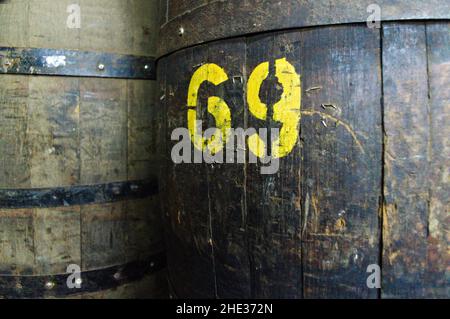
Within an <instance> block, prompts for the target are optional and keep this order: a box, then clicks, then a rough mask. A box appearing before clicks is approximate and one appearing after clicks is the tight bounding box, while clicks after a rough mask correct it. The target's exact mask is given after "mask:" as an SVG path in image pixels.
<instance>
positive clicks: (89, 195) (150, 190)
mask: <svg viewBox="0 0 450 319" xmlns="http://www.w3.org/2000/svg"><path fill="white" fill-rule="evenodd" d="M157 193H158V181H157V179H156V178H153V179H148V180H140V181H126V182H115V183H107V184H96V185H80V186H70V187H56V188H33V189H0V208H8V209H10V208H45V207H63V206H75V205H88V204H101V203H111V202H117V201H122V200H130V199H138V198H146V197H149V196H152V195H155V194H157Z"/></svg>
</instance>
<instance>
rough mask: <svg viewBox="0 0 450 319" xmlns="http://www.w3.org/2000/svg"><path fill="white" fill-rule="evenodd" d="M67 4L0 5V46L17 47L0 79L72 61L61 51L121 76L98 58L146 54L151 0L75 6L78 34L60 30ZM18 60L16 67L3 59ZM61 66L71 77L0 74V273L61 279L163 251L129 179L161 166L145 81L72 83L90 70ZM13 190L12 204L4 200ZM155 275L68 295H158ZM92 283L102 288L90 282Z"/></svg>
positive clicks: (153, 10) (154, 218) (29, 1)
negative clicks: (49, 60)
mask: <svg viewBox="0 0 450 319" xmlns="http://www.w3.org/2000/svg"><path fill="white" fill-rule="evenodd" d="M69 4H70V3H67V2H65V1H57V2H55V1H34V0H24V1H9V2H7V3H2V4H1V5H0V29H1V30H2V32H1V33H0V47H2V48H21V49H20V50H16V51H15V52H13V53H11V50H7V51H8V52H7V53H5V54H2V55H4V56H3V57H2V65H0V68H2V73H4V72H9V71H10V67H15V68H17V66H20V65H22V64H21V63H22V62H26V63H28V62H33V63H34V62H42V61H37V60H33V59H32V58H33V57H36V54H38V55H39V54H40V53H42V54H43V53H45V54H47V53H49V54H52V55H54V54H60V53H61V54H66V53H67V54H68V55H69V56H72V57H73V56H75V60H73V61H72V60H71V58H70V57H68V56H66V58H67V59H66V62H67V63H71V62H76V63H81V62H83V63H84V64H79V66H83V65H84V66H88V67H89V68H92V67H94V66H95V65H97V64H104V66H105V69H104V71H106V72H103V71H102V70H100V69H99V68H98V65H97V70H95V73H98V72H99V73H100V74H103V73H104V75H108V74H109V75H113V73H114V72H113V73H109V71H119V73H120V72H122V71H124V69H121V68H117V69H115V70H108V65H109V62H111V63H112V64H111V65H110V67H114V63H116V62H119V64H120V63H121V62H124V60H122V59H123V58H125V59H127V58H129V57H131V56H154V54H155V50H156V34H157V32H155V30H156V28H157V27H156V26H157V24H158V19H157V11H158V8H157V6H158V1H145V0H127V1H123V0H120V1H119V0H108V1H93V0H86V1H82V3H80V9H81V28H79V29H76V28H75V29H71V28H69V27H68V26H67V25H66V21H67V18H68V16H69V13H68V12H67V6H68V5H69ZM19 51H20V52H19ZM86 52H89V53H86ZM22 53H26V54H25V55H26V56H27V57H26V59H25V60H23V61H21V62H20V61H18V60H17V59H13V61H10V60H11V58H13V57H14V55H15V54H16V55H17V54H19V55H21V54H22ZM30 53H31V54H30ZM79 55H84V58H85V59H84V61H80V59H78V57H79ZM15 57H17V56H15ZM117 57H119V59H117ZM28 58H29V59H28ZM86 58H87V59H88V60H89V59H90V62H89V61H87V60H86ZM91 58H92V59H91ZM104 58H106V60H105V59H104ZM30 59H31V60H30ZM96 59H98V61H94V60H96ZM16 62H20V63H19V64H15V63H16ZM4 64H6V65H4ZM29 66H33V65H27V67H29ZM117 66H119V65H117V64H116V65H115V67H117ZM72 67H76V65H72ZM142 67H145V65H142ZM5 68H6V69H7V70H5ZM59 70H60V69H58V71H59ZM147 70H148V69H147ZM16 71H17V70H16ZM35 71H36V72H37V73H51V74H55V73H54V72H47V71H49V70H47V69H46V70H44V69H40V70H38V69H35ZM68 71H70V72H66V73H64V72H63V74H67V75H73V76H71V77H66V76H45V75H44V76H35V75H33V74H31V70H29V69H28V70H26V69H23V68H21V67H19V71H18V72H19V73H20V72H24V73H27V72H29V73H30V74H28V75H16V74H0V124H1V125H0V153H1V154H2V156H1V157H0V188H1V191H0V193H1V194H2V195H1V197H2V199H1V200H0V202H2V204H5V205H4V206H6V207H1V208H0V278H1V277H2V276H4V275H14V276H17V277H18V278H20V277H22V276H24V275H33V276H35V277H40V276H52V275H58V274H59V275H61V274H65V273H66V268H67V266H68V265H70V264H77V265H79V266H80V267H81V270H82V271H83V272H86V271H94V270H99V269H104V268H109V267H116V266H120V265H124V264H128V263H135V262H139V261H141V260H147V258H148V257H149V256H151V255H153V254H155V253H159V252H160V251H161V250H163V243H162V229H161V226H160V225H161V221H160V215H159V213H160V202H159V199H158V198H157V197H152V196H148V195H151V194H149V193H147V194H144V193H142V192H141V191H143V189H141V191H140V190H139V187H140V186H139V185H134V183H133V181H136V180H148V179H150V178H151V176H152V175H153V176H155V175H157V174H158V170H159V163H160V161H161V158H160V157H161V156H160V154H158V153H157V152H156V147H157V145H159V143H158V142H157V140H158V134H157V132H158V126H159V123H158V121H157V118H156V117H154V116H153V114H154V113H155V112H156V111H155V107H154V103H155V102H154V97H155V89H156V83H155V81H144V80H137V79H126V78H125V79H123V78H122V79H100V78H86V77H76V76H74V75H79V76H83V75H88V76H89V75H92V74H87V73H83V72H82V71H83V70H81V69H80V68H76V69H75V70H74V69H73V68H72V69H71V70H68ZM72 71H73V73H71V72H72ZM128 71H133V70H128ZM77 72H78V73H77ZM119 73H116V75H118V76H123V75H126V74H125V73H126V72H125V73H120V74H119ZM56 75H58V72H56ZM133 185H134V186H133ZM136 186H138V188H136ZM132 194H135V195H138V194H140V195H138V196H134V195H132ZM16 195H17V196H19V197H20V196H23V198H12V197H14V196H16ZM153 195H154V194H153ZM19 207H26V208H19ZM164 276H165V273H164V272H159V273H158V274H157V275H155V277H152V276H150V278H148V277H146V278H143V277H142V276H141V277H142V278H141V277H139V278H135V279H136V280H138V281H139V280H141V279H142V283H139V282H135V283H130V284H127V285H124V286H123V287H117V289H115V290H114V291H113V290H111V289H108V291H105V292H93V293H89V296H87V295H86V291H85V292H84V294H83V293H82V291H80V295H79V296H77V297H80V298H84V297H113V296H115V297H129V296H135V297H140V298H143V297H152V296H157V295H158V296H160V295H161V292H162V291H164V290H165V287H164V285H162V286H161V287H156V285H160V284H161V283H162V282H163V281H164V280H162V279H161V278H164ZM156 277H158V278H156ZM144 281H145V282H144ZM125 283H126V282H125V281H123V282H119V284H125ZM145 285H148V289H144V288H145ZM125 286H127V287H125ZM2 288H3V287H2V282H1V280H0V296H2V297H14V295H9V294H8V292H6V293H5V292H4V291H2ZM103 288H105V289H107V288H110V287H109V286H108V285H106V286H102V285H98V289H103ZM22 289H23V290H22V292H26V291H30V289H32V287H27V286H26V285H24V286H23V287H22ZM152 290H153V292H154V293H153V292H152ZM25 295H26V294H21V293H20V292H18V293H17V294H16V295H15V296H16V297H20V296H25ZM47 296H48V297H51V296H52V294H51V293H49V294H48V295H47V294H45V296H44V297H47Z"/></svg>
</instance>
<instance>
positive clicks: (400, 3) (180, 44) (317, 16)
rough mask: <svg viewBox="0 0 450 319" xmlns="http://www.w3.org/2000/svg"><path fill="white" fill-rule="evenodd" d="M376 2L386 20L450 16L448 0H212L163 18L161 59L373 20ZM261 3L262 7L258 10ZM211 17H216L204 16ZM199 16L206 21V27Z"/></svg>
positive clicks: (160, 46)
mask: <svg viewBox="0 0 450 319" xmlns="http://www.w3.org/2000/svg"><path fill="white" fill-rule="evenodd" d="M169 3H170V2H169ZM373 4H375V5H377V6H378V7H379V8H380V10H381V12H380V14H381V15H380V18H379V21H380V22H393V21H399V22H404V21H414V20H431V21H433V20H448V19H450V2H448V1H446V0H429V1H427V2H424V1H421V0H394V1H392V0H378V1H376V3H375V2H374V1H373V0H358V1H349V0H347V1H346V0H334V1H332V3H330V1H326V0H314V1H310V0H283V1H274V0H251V1H242V0H227V1H223V0H218V1H212V2H211V1H210V2H208V3H207V4H205V5H202V6H199V7H196V8H194V9H192V10H189V11H186V12H183V13H181V14H180V15H177V16H175V17H173V18H171V19H169V17H166V21H162V24H161V27H160V45H159V46H158V53H157V58H161V57H163V56H165V55H169V54H171V53H174V52H176V51H178V50H181V49H185V48H188V47H192V46H195V45H199V44H203V43H207V42H212V41H217V40H223V39H228V38H235V37H245V36H248V35H254V34H257V33H263V32H268V31H274V32H276V31H281V30H287V29H297V28H306V27H324V26H332V25H334V26H335V25H341V24H354V23H367V21H368V20H369V19H370V17H372V16H373V14H375V13H376V12H375V11H374V10H377V9H376V7H369V6H370V5H373ZM255 6H258V10H255V11H256V13H252V11H251V9H252V8H254V7H255ZM162 11H163V10H162ZM217 12H220V14H217ZM209 16H212V17H213V18H209V19H202V18H204V17H209ZM264 17H271V19H264ZM199 21H203V27H202V28H199ZM369 21H370V20H369ZM231 26H232V27H231ZM205 30H207V31H208V32H205Z"/></svg>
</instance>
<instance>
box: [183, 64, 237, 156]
mask: <svg viewBox="0 0 450 319" xmlns="http://www.w3.org/2000/svg"><path fill="white" fill-rule="evenodd" d="M227 80H228V76H227V74H226V73H225V71H224V70H223V69H222V68H221V67H219V66H218V65H217V64H213V63H208V64H204V65H202V66H201V67H200V68H198V69H197V70H196V71H195V72H194V74H193V75H192V78H191V82H190V84H189V91H188V101H187V105H188V129H189V133H190V136H191V140H192V143H193V144H194V146H195V147H196V148H197V149H198V150H200V151H203V150H205V149H206V148H207V149H208V150H209V152H210V153H211V154H216V153H218V152H220V151H221V150H222V149H223V145H224V143H226V142H227V140H228V138H229V135H230V129H231V113H230V109H229V107H228V105H227V104H226V103H225V101H224V100H223V99H221V98H220V97H217V96H211V97H209V98H208V112H209V113H211V114H212V116H213V117H214V119H215V120H216V127H217V129H216V132H215V133H214V134H213V135H212V136H211V137H210V138H208V139H205V138H204V137H203V136H202V132H198V128H197V125H196V124H197V122H196V121H197V103H198V102H197V101H198V91H199V90H200V87H201V85H202V84H203V83H204V82H210V83H212V84H214V85H219V84H221V83H223V82H225V81H227ZM219 137H220V138H219Z"/></svg>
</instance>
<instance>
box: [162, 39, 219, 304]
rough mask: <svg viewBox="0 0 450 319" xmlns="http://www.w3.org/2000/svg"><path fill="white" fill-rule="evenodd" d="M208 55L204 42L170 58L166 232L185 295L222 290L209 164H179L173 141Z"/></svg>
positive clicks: (173, 275)
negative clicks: (215, 249) (218, 287)
mask: <svg viewBox="0 0 450 319" xmlns="http://www.w3.org/2000/svg"><path fill="white" fill-rule="evenodd" d="M207 58H208V50H207V47H198V48H194V49H188V50H185V51H183V52H180V53H177V54H174V55H172V56H171V57H170V58H169V59H168V60H166V61H165V64H166V74H167V75H166V83H165V86H166V92H165V99H164V101H165V102H164V103H165V105H166V108H165V116H166V121H167V130H166V134H167V135H166V137H165V138H166V140H165V141H166V142H167V143H168V146H167V148H166V154H165V156H166V161H167V163H166V165H168V167H167V175H165V176H164V177H162V178H163V179H164V183H165V188H164V189H165V192H166V194H165V197H166V203H165V205H164V207H165V212H164V213H165V214H166V216H165V219H166V222H165V223H166V226H167V227H168V229H167V231H168V232H169V234H170V235H169V236H167V237H166V247H167V251H168V261H169V262H168V264H169V265H170V266H168V272H169V277H170V280H172V281H173V282H183V285H177V287H176V289H177V290H176V294H177V296H179V297H184V298H202V297H203V298H206V297H211V296H212V297H214V296H216V283H215V275H214V256H213V254H212V245H211V227H210V223H211V220H210V218H211V217H210V211H209V200H208V181H207V178H206V176H205V175H206V166H205V164H188V165H186V164H180V165H176V164H174V163H173V162H172V159H171V157H170V152H171V149H172V146H173V145H174V144H175V143H176V141H170V139H171V134H172V131H173V130H174V129H176V128H179V127H187V110H188V108H187V95H186V92H187V91H188V86H189V82H190V77H191V76H192V73H193V72H194V71H195V70H196V68H197V67H199V66H200V65H201V64H202V63H205V61H207ZM202 92H203V93H202ZM202 92H200V95H199V96H200V98H199V100H200V102H199V105H198V108H197V109H198V111H199V112H198V118H199V119H201V115H202V113H201V111H202V109H203V110H204V105H205V104H204V103H205V100H204V99H202V98H201V96H203V97H204V96H205V94H206V90H205V89H203V91H202ZM202 94H203V95H202ZM205 114H206V113H205ZM191 152H193V148H192V150H191Z"/></svg>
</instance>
